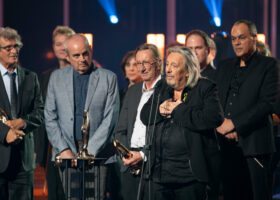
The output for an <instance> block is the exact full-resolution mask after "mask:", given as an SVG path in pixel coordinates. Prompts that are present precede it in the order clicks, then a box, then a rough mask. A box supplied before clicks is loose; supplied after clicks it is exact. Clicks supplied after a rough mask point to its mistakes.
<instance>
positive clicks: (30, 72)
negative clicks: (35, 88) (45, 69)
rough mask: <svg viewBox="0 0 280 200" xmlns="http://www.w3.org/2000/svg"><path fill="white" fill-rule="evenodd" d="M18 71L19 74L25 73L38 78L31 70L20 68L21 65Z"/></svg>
mask: <svg viewBox="0 0 280 200" xmlns="http://www.w3.org/2000/svg"><path fill="white" fill-rule="evenodd" d="M17 70H18V71H19V73H24V74H25V75H29V76H37V74H36V72H34V71H31V70H30V69H27V68H25V67H22V66H19V65H18V66H17Z"/></svg>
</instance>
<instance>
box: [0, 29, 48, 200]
mask: <svg viewBox="0 0 280 200" xmlns="http://www.w3.org/2000/svg"><path fill="white" fill-rule="evenodd" d="M21 47H22V42H21V37H20V35H19V34H18V33H17V31H16V30H14V29H12V28H9V27H6V28H3V27H1V28H0V71H1V75H0V96H1V98H0V113H1V114H0V115H1V120H0V133H1V134H0V154H1V162H0V199H5V200H6V199H12V200H15V199H20V200H31V199H33V173H34V169H35V160H34V141H33V131H34V130H35V129H36V128H37V127H38V126H40V125H41V123H42V122H43V119H44V118H43V100H42V96H41V91H40V86H39V81H38V78H37V75H36V74H35V73H34V72H31V71H29V70H27V69H25V68H23V67H21V66H19V65H18V64H17V62H18V57H19V51H20V49H21Z"/></svg>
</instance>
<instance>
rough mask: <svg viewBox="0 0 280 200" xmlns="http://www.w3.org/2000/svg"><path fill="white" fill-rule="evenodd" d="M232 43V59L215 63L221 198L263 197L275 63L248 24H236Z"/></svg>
mask: <svg viewBox="0 0 280 200" xmlns="http://www.w3.org/2000/svg"><path fill="white" fill-rule="evenodd" d="M231 42H232V47H233V50H234V52H235V54H236V58H232V59H226V60H224V61H222V62H221V63H220V64H219V65H218V69H217V79H216V80H217V86H218V89H219V98H220V100H221V103H222V106H223V109H224V112H225V119H224V122H223V124H222V125H221V126H219V127H218V128H217V132H218V133H220V134H221V139H222V140H221V141H222V142H221V147H222V159H223V160H222V163H223V166H222V169H223V170H222V172H223V175H222V181H223V193H224V199H225V200H229V199H230V200H231V199H232V200H236V199H239V200H242V199H244V200H245V199H246V200H248V199H254V200H268V199H271V196H270V195H269V194H270V192H269V182H268V175H269V172H270V160H271V155H272V153H273V152H274V151H275V145H274V140H273V133H272V126H273V124H272V113H273V111H274V104H275V103H276V102H277V97H278V95H279V63H278V62H277V61H276V60H275V59H273V58H270V57H265V56H262V55H260V54H259V53H258V52H257V51H256V43H257V29H256V25H255V24H254V23H253V22H250V21H248V20H240V21H237V22H235V23H234V25H233V27H232V29H231Z"/></svg>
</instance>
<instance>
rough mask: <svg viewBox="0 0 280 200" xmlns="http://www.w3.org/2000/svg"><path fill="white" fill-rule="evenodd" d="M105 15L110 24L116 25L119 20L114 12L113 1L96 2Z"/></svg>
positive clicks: (100, 0) (101, 0)
mask: <svg viewBox="0 0 280 200" xmlns="http://www.w3.org/2000/svg"><path fill="white" fill-rule="evenodd" d="M98 2H99V3H100V5H101V6H102V8H103V9H104V11H105V12H106V14H107V15H108V17H109V19H110V22H111V23H112V24H117V23H118V22H119V18H118V16H117V12H116V6H115V0H98Z"/></svg>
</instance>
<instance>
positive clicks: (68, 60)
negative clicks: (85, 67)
mask: <svg viewBox="0 0 280 200" xmlns="http://www.w3.org/2000/svg"><path fill="white" fill-rule="evenodd" d="M65 59H66V60H67V62H69V63H70V58H69V55H68V54H66V57H65Z"/></svg>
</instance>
